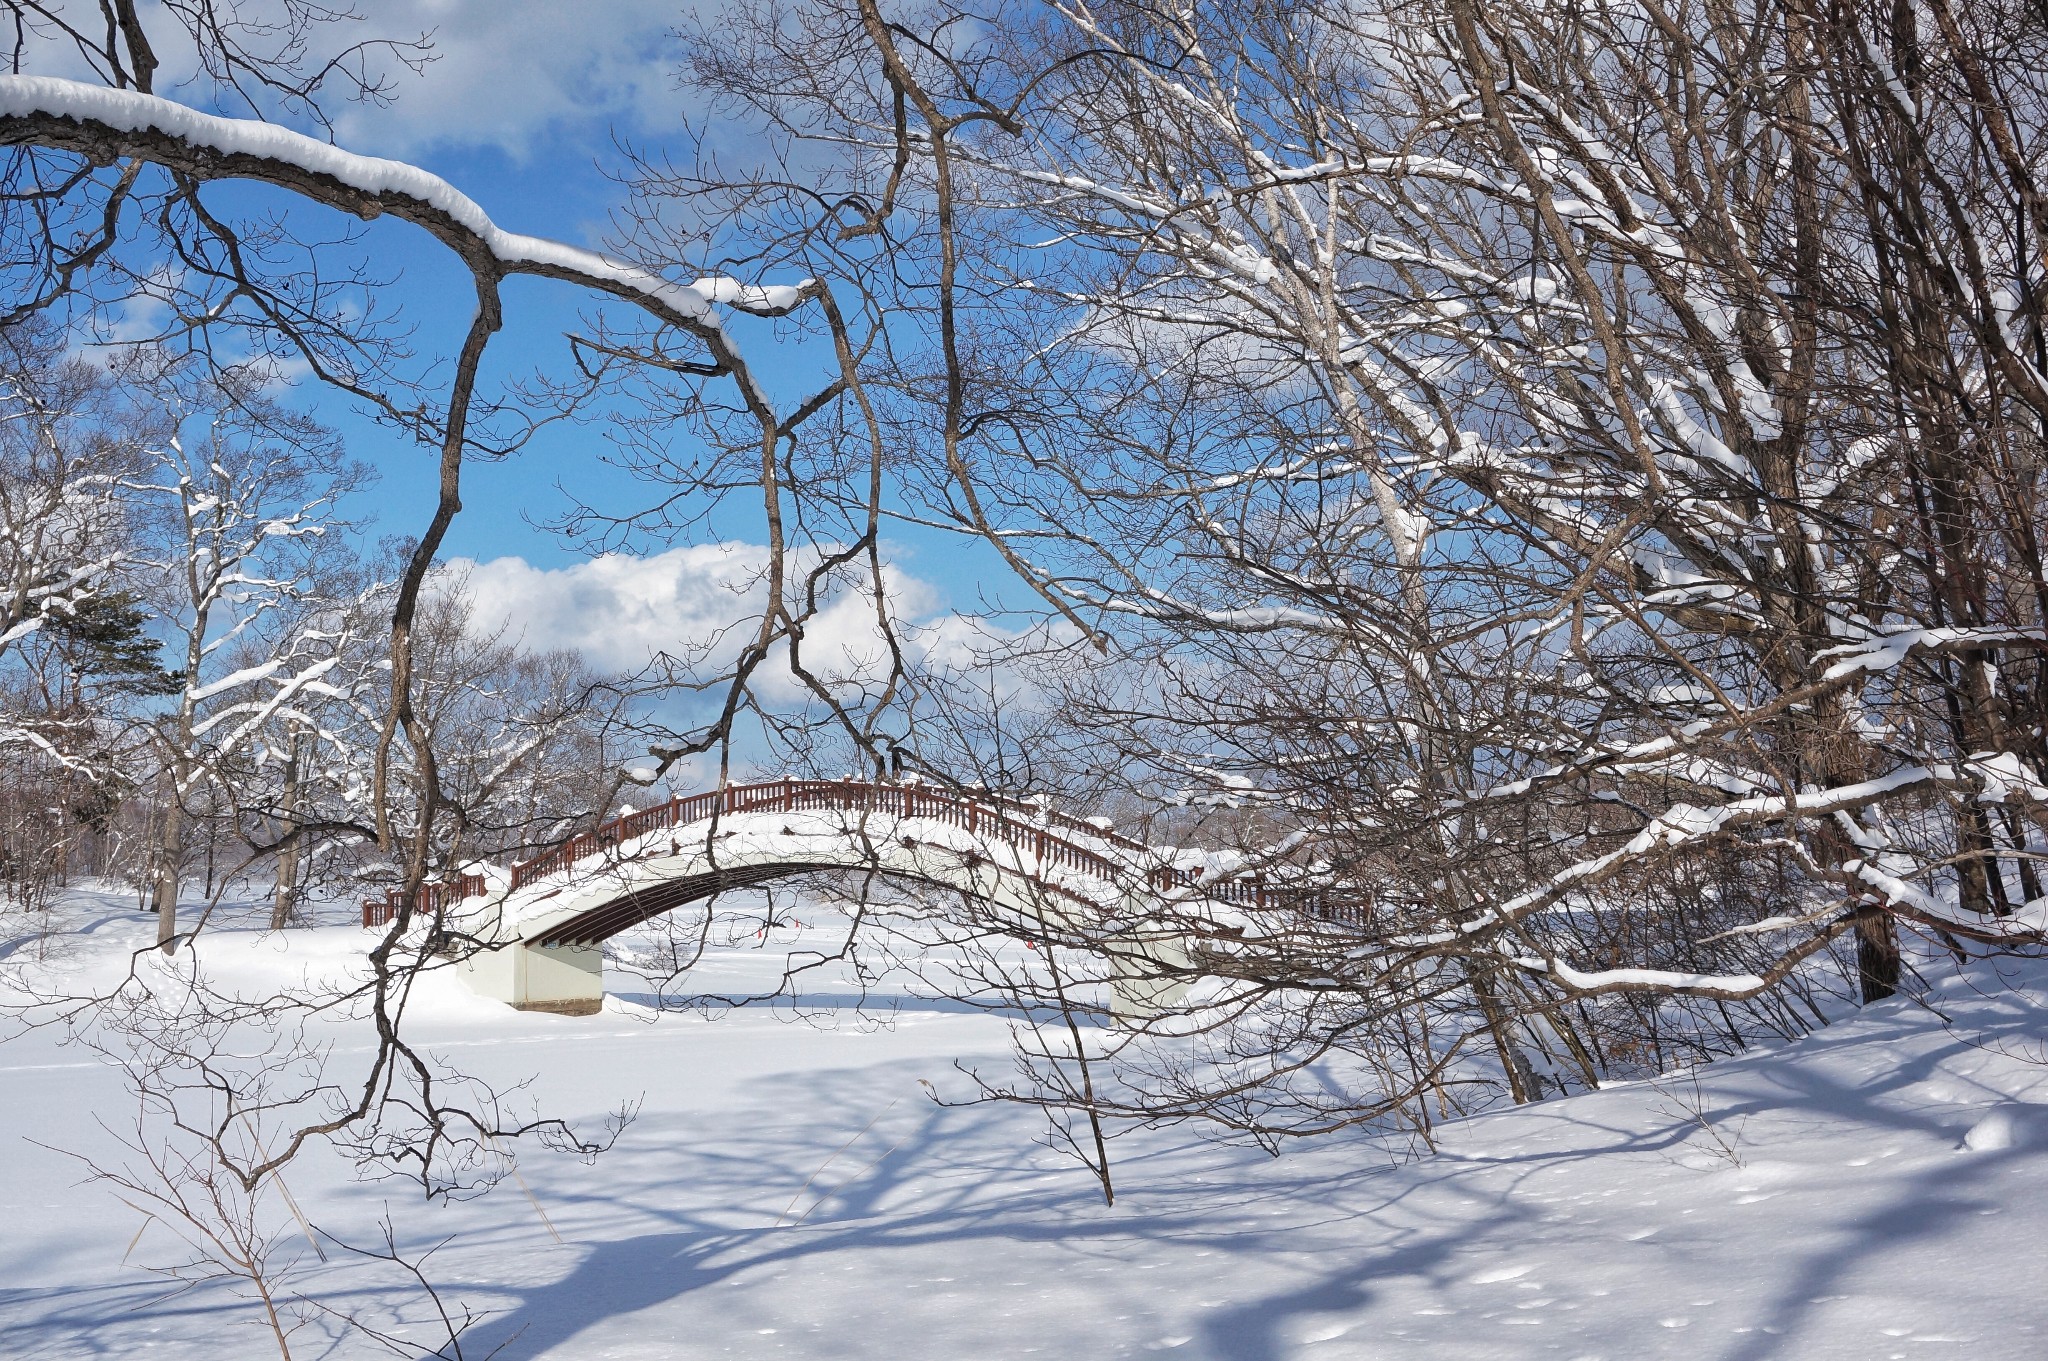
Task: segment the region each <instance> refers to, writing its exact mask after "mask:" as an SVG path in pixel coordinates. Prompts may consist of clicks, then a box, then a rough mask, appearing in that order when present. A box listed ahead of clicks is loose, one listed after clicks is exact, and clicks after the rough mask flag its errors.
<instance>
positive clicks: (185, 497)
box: [131, 375, 361, 952]
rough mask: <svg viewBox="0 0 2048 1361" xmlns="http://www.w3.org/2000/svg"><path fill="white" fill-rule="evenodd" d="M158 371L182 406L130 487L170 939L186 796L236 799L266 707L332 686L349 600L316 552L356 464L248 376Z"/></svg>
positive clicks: (163, 940) (155, 884) (160, 914)
mask: <svg viewBox="0 0 2048 1361" xmlns="http://www.w3.org/2000/svg"><path fill="white" fill-rule="evenodd" d="M166 377H167V378H168V377H169V376H168V375H167V376H166ZM166 386H167V387H171V388H173V390H172V391H170V392H169V393H167V395H166V400H167V401H171V402H173V403H178V404H180V406H181V408H182V409H180V410H179V411H178V413H177V419H175V420H174V421H172V422H171V432H170V433H169V434H168V436H167V437H166V438H165V439H164V440H163V441H162V442H161V443H160V444H159V445H158V446H156V447H155V448H152V449H150V450H149V451H148V453H147V455H146V458H145V467H144V469H143V471H142V473H141V475H140V477H139V478H138V479H137V480H136V481H135V482H134V483H132V484H131V490H132V491H133V493H134V494H135V495H136V497H137V498H138V499H139V500H140V499H144V498H146V499H147V501H148V502H149V503H150V504H149V512H150V513H149V520H150V521H151V522H152V523H151V529H152V530H153V532H152V533H151V534H150V537H149V540H148V549H149V550H150V551H149V552H148V553H147V555H146V556H141V557H140V560H139V561H138V562H137V564H136V566H137V568H138V569H139V570H140V571H143V572H146V573H147V575H148V577H149V579H150V580H151V581H152V583H153V584H154V586H155V592H154V594H155V595H156V599H155V601H154V602H153V603H154V604H155V605H156V607H157V611H158V616H157V617H158V619H159V621H160V627H161V628H162V629H163V631H164V632H165V634H166V636H167V639H168V642H169V649H170V651H171V653H172V657H171V663H172V664H173V665H175V666H176V668H177V677H178V684H177V687H176V689H175V691H174V692H173V693H172V694H171V695H170V696H169V702H168V704H167V705H166V706H165V709H164V711H163V712H162V713H160V714H158V715H157V716H156V718H155V722H154V723H153V725H152V726H153V729H154V742H155V747H156V750H157V753H158V758H159V759H158V763H157V764H158V768H159V771H160V777H161V780H162V783H163V788H162V791H161V794H160V797H159V800H158V808H157V816H156V825H157V838H156V845H155V847H154V856H153V864H152V873H151V875H150V878H151V881H152V888H151V902H150V906H151V909H152V910H153V911H154V912H156V914H157V939H158V942H159V944H160V945H162V947H163V948H164V949H165V951H166V952H168V951H170V950H172V949H174V948H175V947H176V943H177V941H178V939H179V938H180V926H179V920H178V899H179V894H180V886H181V881H182V879H183V876H184V873H185V870H186V850H187V842H188V835H189V831H190V827H191V824H192V821H193V818H194V809H193V805H194V804H195V803H196V802H197V801H198V800H200V799H201V798H203V797H204V796H206V795H208V794H215V795H218V800H217V801H218V803H219V804H220V805H221V806H222V807H225V808H229V809H234V808H239V807H241V806H242V804H243V794H242V792H241V791H240V790H238V789H237V788H236V785H237V784H238V783H239V781H237V780H235V779H233V778H232V775H233V774H234V773H236V772H238V771H239V769H240V768H241V767H242V766H244V765H245V764H246V763H247V760H248V757H249V756H250V754H251V751H252V749H253V748H254V747H255V746H256V745H257V744H259V743H261V742H263V741H265V740H266V739H267V737H268V736H269V730H270V728H271V726H272V725H273V724H274V723H275V722H276V721H277V719H278V718H279V716H280V715H281V714H301V715H302V714H303V713H304V710H305V706H306V705H307V702H308V701H309V700H314V699H316V698H317V699H330V698H340V697H342V696H343V695H344V693H345V692H344V691H343V690H342V689H339V688H337V687H336V686H335V685H334V683H333V681H334V679H339V678H340V677H339V676H337V675H335V674H334V673H336V672H337V668H341V667H342V666H343V664H344V658H345V654H346V651H347V646H346V645H347V643H348V642H349V641H350V640H349V639H348V638H347V636H346V634H345V633H337V632H335V631H334V630H332V629H331V628H321V627H319V625H320V624H321V623H323V622H326V621H328V620H329V619H331V618H332V617H333V616H334V613H335V608H336V607H337V606H342V605H345V603H346V602H337V601H328V602H320V601H318V600H317V592H319V590H320V589H321V588H322V587H323V586H326V585H328V584H330V583H329V582H328V581H324V580H323V579H322V578H323V573H322V572H321V570H320V560H321V559H322V558H323V557H324V558H327V559H329V560H332V559H333V558H334V557H336V556H338V555H346V554H347V552H348V550H347V547H346V545H345V544H343V543H341V542H339V541H338V540H339V539H340V536H341V535H343V534H344V533H345V532H346V531H347V528H348V526H346V525H345V524H344V523H343V522H342V521H341V520H340V518H339V511H338V509H337V506H336V502H337V501H338V500H340V498H342V497H343V496H345V495H346V494H347V493H348V491H349V490H350V488H351V485H352V484H353V483H355V482H357V481H359V480H360V477H361V470H360V469H359V468H357V467H354V466H352V465H349V464H347V463H346V462H345V461H343V460H342V458H341V456H340V454H339V451H338V448H337V446H336V443H335V441H334V439H333V437H332V436H331V435H329V434H328V433H327V432H326V431H324V430H322V429H320V428H319V427H318V426H316V425H313V424H312V423H310V422H308V421H306V420H305V419H304V418H303V417H295V416H293V415H291V414H290V413H288V412H286V411H284V410H282V409H280V408H279V407H277V405H276V404H275V403H274V402H271V401H269V400H267V399H266V398H265V397H264V396H263V394H262V393H261V392H260V391H251V390H247V389H246V387H243V386H240V385H236V384H235V383H233V381H232V379H231V382H230V384H229V385H228V386H226V387H224V388H221V389H218V390H209V389H212V384H211V383H208V384H207V385H206V386H205V387H203V388H202V389H201V390H200V394H199V395H201V396H204V397H208V398H210V399H211V400H207V401H205V402H203V403H200V404H192V405H187V403H188V402H189V401H190V398H189V397H188V395H187V394H186V393H182V392H178V391H176V390H175V388H177V387H183V386H188V385H184V384H172V383H168V382H167V383H166ZM318 604H325V605H327V607H328V608H327V609H325V610H322V609H319V608H315V606H316V605H318ZM185 929H186V930H188V931H189V930H190V929H191V925H190V923H188V924H187V926H186V928H185Z"/></svg>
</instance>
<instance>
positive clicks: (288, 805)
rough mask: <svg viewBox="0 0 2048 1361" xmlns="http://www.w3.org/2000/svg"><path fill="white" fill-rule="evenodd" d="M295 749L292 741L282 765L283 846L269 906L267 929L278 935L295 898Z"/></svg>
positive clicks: (297, 743) (287, 921)
mask: <svg viewBox="0 0 2048 1361" xmlns="http://www.w3.org/2000/svg"><path fill="white" fill-rule="evenodd" d="M299 748H300V739H299V738H298V736H297V735H296V734H294V735H293V737H292V751H291V755H290V756H289V757H288V758H286V760H285V765H284V819H285V827H284V830H285V838H286V840H285V843H284V847H283V849H281V850H279V851H278V853H277V899H276V901H274V902H273V903H272V904H271V906H270V929H271V930H273V931H282V930H283V929H284V928H285V927H287V926H289V925H290V924H291V920H292V912H293V909H294V908H296V907H297V905H298V895H299V837H298V827H299Z"/></svg>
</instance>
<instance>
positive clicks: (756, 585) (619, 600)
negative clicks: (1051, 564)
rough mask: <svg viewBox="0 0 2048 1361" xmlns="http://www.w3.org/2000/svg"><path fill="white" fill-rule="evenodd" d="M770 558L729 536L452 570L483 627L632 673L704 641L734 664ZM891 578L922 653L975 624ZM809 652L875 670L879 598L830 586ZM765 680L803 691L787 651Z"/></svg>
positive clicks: (836, 667)
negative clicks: (576, 558) (650, 549)
mask: <svg viewBox="0 0 2048 1361" xmlns="http://www.w3.org/2000/svg"><path fill="white" fill-rule="evenodd" d="M767 560H768V556H767V551H766V549H764V548H762V547H760V546H759V545H756V544H743V543H727V544H706V545H699V546H695V547H686V548H672V549H669V550H668V551H667V552H665V553H658V554H655V555H653V556H650V557H636V556H633V555H630V554H625V553H608V554H606V555H604V556H603V557H599V558H593V559H591V560H590V561H588V562H580V563H576V564H574V565H572V566H568V567H556V568H542V567H535V566H533V565H532V564H530V563H528V562H527V561H526V560H525V559H523V558H517V557H506V558H493V559H491V560H490V561H488V562H474V561H471V560H468V559H456V560H454V561H452V562H450V563H449V567H450V568H451V569H452V570H454V571H459V572H467V574H468V588H469V591H470V593H471V596H472V597H473V599H474V602H475V609H476V617H477V620H478V622H479V623H480V624H485V625H488V626H495V625H497V624H499V623H503V624H504V625H505V626H506V627H507V628H508V630H509V631H510V633H511V634H512V635H513V636H515V637H517V638H518V639H519V640H520V641H521V642H523V643H524V645H525V646H527V647H529V648H533V649H536V650H545V649H551V648H569V649H573V650H575V651H578V652H581V653H582V654H583V656H584V657H585V658H586V659H587V660H588V661H589V662H590V663H591V664H592V665H593V666H596V667H598V668H600V669H603V670H607V671H634V670H638V669H639V668H640V667H643V666H645V665H646V664H647V663H648V662H649V661H650V660H652V659H653V658H654V657H655V656H656V655H658V654H660V653H663V652H666V653H668V654H669V655H671V656H675V657H678V658H696V657H698V656H701V655H703V654H704V653H705V652H706V650H708V652H709V657H708V666H709V667H716V666H718V665H720V664H722V663H726V662H729V661H730V659H731V658H733V657H734V656H736V655H737V654H738V652H739V650H740V648H741V647H742V646H743V645H744V642H745V641H746V639H747V638H749V637H751V636H752V634H753V631H754V629H755V628H756V627H757V626H758V624H759V621H760V617H761V608H762V604H763V601H764V600H765V598H766V586H765V582H764V580H763V577H762V573H763V571H764V569H765V567H766V564H767ZM888 579H889V586H890V590H889V608H890V615H891V617H892V618H893V619H895V620H897V621H899V622H902V623H905V624H910V625H922V627H917V628H915V629H913V630H912V632H913V634H914V637H913V638H912V639H911V640H910V644H909V645H910V646H911V648H912V649H913V650H914V651H915V652H917V653H918V654H920V655H921V654H922V653H923V652H925V651H926V650H927V649H928V648H929V647H931V646H933V645H935V644H936V645H937V646H940V647H943V648H944V649H946V650H947V651H949V652H955V653H957V652H958V651H960V650H962V648H963V643H964V638H965V636H966V635H967V634H968V633H970V632H972V628H971V625H969V623H968V621H965V620H962V619H961V618H960V617H959V616H954V615H948V614H945V613H944V612H943V611H942V610H941V608H940V597H939V592H938V591H937V590H936V589H935V588H934V587H933V586H932V585H931V584H930V583H929V582H926V581H923V580H920V579H919V578H917V577H914V576H910V575H907V574H905V573H902V572H891V573H890V574H889V578H888ZM925 639H929V640H931V641H929V642H927V641H923V640H925ZM802 655H803V659H804V664H805V667H806V669H807V670H809V671H811V672H813V673H814V674H820V675H826V676H830V677H832V678H835V679H854V678H859V677H862V676H868V675H878V674H880V671H879V668H881V667H883V666H885V665H886V662H887V657H888V652H887V648H886V645H885V644H884V642H883V640H882V637H881V633H880V630H879V628H878V627H877V622H876V619H875V608H874V600H873V597H872V596H871V595H869V594H867V593H866V592H864V591H859V590H851V589H848V590H841V591H839V592H836V593H835V594H834V595H832V596H831V597H830V598H829V599H828V600H827V601H826V603H825V605H824V607H823V608H822V609H821V610H820V611H819V612H818V614H817V615H815V616H814V617H813V618H812V619H811V620H810V621H809V622H808V623H807V624H806V626H805V636H804V643H803V653H802ZM759 684H760V687H761V689H762V690H763V691H764V692H765V693H766V694H767V695H768V696H769V697H771V698H775V699H795V698H798V697H799V696H800V695H801V694H803V693H806V692H805V691H803V690H802V687H801V686H800V685H799V683H798V682H797V680H796V678H795V676H794V675H792V674H791V673H790V672H789V670H788V667H787V662H786V654H784V656H783V657H781V658H778V661H777V664H776V666H775V667H774V668H773V669H772V670H771V671H769V672H768V673H767V674H765V675H763V676H762V677H760V680H759Z"/></svg>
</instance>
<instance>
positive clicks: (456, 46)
mask: <svg viewBox="0 0 2048 1361" xmlns="http://www.w3.org/2000/svg"><path fill="white" fill-rule="evenodd" d="M358 8H359V10H360V12H361V13H362V14H363V15H364V16H365V17H364V22H363V23H361V24H359V25H350V26H349V27H350V29H351V30H353V31H354V33H352V36H355V35H357V34H359V35H360V36H370V35H378V36H385V37H393V38H411V37H417V36H418V35H419V34H420V33H421V32H423V31H431V32H432V35H433V43H434V50H435V53H436V58H437V59H436V60H435V61H434V62H433V64H432V65H430V66H429V67H428V68H427V70H426V73H425V74H424V75H422V76H419V77H414V76H412V75H410V74H409V73H406V72H403V71H401V72H400V73H399V75H398V77H397V88H398V100H397V102H396V103H395V104H393V105H392V106H391V107H389V108H385V109H376V108H367V107H350V108H344V109H337V110H334V111H333V112H335V113H337V114H338V115H339V117H338V119H337V124H338V126H337V131H338V132H339V134H340V140H341V141H342V143H343V144H344V145H346V146H349V147H351V148H353V149H357V150H367V151H374V152H377V153H381V154H386V155H408V154H412V153H414V152H417V151H419V150H420V149H422V148H426V147H432V146H495V147H498V148H500V149H502V150H504V151H505V152H507V153H508V154H510V155H512V156H515V157H519V156H523V155H525V154H526V153H527V152H528V151H529V150H530V149H531V148H532V146H533V143H534V141H535V139H536V138H538V137H541V136H543V135H545V134H547V133H550V132H557V131H562V130H574V131H582V132H585V133H590V132H594V133H597V134H599V135H602V133H603V132H604V130H605V129H606V128H608V127H610V126H614V125H616V126H618V127H620V128H621V129H622V130H624V131H628V132H647V131H653V130H660V129H664V128H673V127H675V126H676V124H677V121H678V117H679V115H680V112H681V110H682V108H683V97H682V96H681V95H680V94H678V93H677V92H676V90H675V89H674V76H675V70H676V66H677V63H678V55H679V54H678V50H677V47H676V44H675V42H674V39H673V37H672V36H671V35H672V33H673V31H674V29H675V27H676V26H677V24H678V22H679V21H680V19H681V17H682V13H683V10H684V8H685V6H684V5H683V4H679V3H678V2H677V0H603V3H601V4H595V3H584V4H575V3H569V4H565V3H563V2H562V0H367V3H363V4H361V5H359V6H358Z"/></svg>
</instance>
